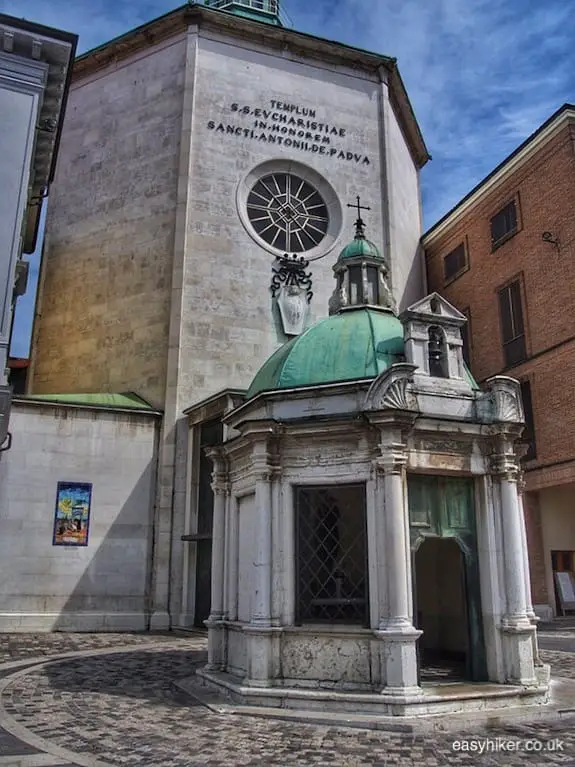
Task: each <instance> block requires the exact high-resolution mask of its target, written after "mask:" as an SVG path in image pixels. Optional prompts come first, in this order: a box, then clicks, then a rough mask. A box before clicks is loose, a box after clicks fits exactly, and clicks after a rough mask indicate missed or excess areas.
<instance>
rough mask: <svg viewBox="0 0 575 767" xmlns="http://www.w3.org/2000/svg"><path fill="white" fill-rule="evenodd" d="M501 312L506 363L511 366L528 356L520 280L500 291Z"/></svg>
mask: <svg viewBox="0 0 575 767" xmlns="http://www.w3.org/2000/svg"><path fill="white" fill-rule="evenodd" d="M499 312H500V315H501V334H502V337H503V354H504V355H505V365H506V367H510V366H511V365H517V364H518V363H519V362H522V361H523V360H524V359H525V357H526V356H527V349H526V346H525V328H524V324H523V308H522V305H521V284H520V282H519V280H515V281H514V282H511V283H510V284H509V285H506V286H505V287H504V288H502V289H501V290H500V291H499Z"/></svg>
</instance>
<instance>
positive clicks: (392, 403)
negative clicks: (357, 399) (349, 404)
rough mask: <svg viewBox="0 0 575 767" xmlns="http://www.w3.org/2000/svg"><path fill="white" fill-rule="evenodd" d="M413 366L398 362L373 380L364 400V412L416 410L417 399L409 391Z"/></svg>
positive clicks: (414, 367)
mask: <svg viewBox="0 0 575 767" xmlns="http://www.w3.org/2000/svg"><path fill="white" fill-rule="evenodd" d="M415 369H416V366H415V365H412V364H411V363H409V362H399V363H396V364H395V365H392V366H391V368H389V370H387V371H385V373H383V374H382V375H380V376H379V377H378V378H376V379H375V381H374V382H373V383H372V384H371V386H370V388H369V391H368V392H367V396H366V398H365V409H366V410H384V409H385V408H392V409H394V410H417V409H418V405H417V398H416V396H415V394H414V393H413V391H412V390H411V384H412V379H413V372H414V370H415Z"/></svg>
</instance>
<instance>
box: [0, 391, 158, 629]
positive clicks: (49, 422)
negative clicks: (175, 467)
mask: <svg viewBox="0 0 575 767" xmlns="http://www.w3.org/2000/svg"><path fill="white" fill-rule="evenodd" d="M10 428H11V432H12V435H13V442H12V448H11V450H10V451H8V452H6V453H3V454H2V458H1V460H0V562H2V563H3V567H2V578H1V579H0V631H43V630H56V629H64V630H79V631H82V630H120V629H121V630H132V629H133V630H137V629H144V628H145V627H146V600H147V591H148V578H149V575H148V574H149V567H150V565H149V562H150V555H151V543H152V513H153V500H152V499H153V488H154V476H155V466H156V428H157V423H156V417H154V416H153V415H135V414H128V413H122V412H112V411H104V410H84V409H77V408H70V407H64V406H58V407H52V406H45V405H42V406H35V405H31V404H25V405H24V404H15V405H14V407H13V411H12V419H11V427H10ZM59 481H65V482H70V481H72V482H89V483H92V485H93V489H92V507H91V518H90V527H89V538H88V546H86V547H64V546H54V545H53V544H52V540H53V524H54V512H55V504H56V489H57V483H58V482H59Z"/></svg>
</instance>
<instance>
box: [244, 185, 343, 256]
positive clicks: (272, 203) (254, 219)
mask: <svg viewBox="0 0 575 767" xmlns="http://www.w3.org/2000/svg"><path fill="white" fill-rule="evenodd" d="M247 213H248V218H249V220H250V224H251V225H252V227H253V229H254V231H255V232H256V234H257V235H258V236H259V237H261V238H262V240H264V241H265V242H266V243H267V244H268V245H271V246H272V247H273V248H277V249H278V250H281V251H287V252H290V253H303V252H305V251H307V250H311V249H312V248H315V247H317V246H318V245H319V244H320V242H321V241H322V240H323V239H324V237H325V236H326V233H327V228H328V224H329V216H328V212H327V206H326V204H325V202H324V200H323V198H322V196H321V195H320V193H319V192H318V191H317V190H316V189H314V188H313V186H312V185H311V184H310V183H308V182H307V181H304V180H303V179H301V178H299V177H298V176H295V175H293V174H291V173H273V174H270V175H269V176H265V177H263V178H261V179H260V180H259V181H257V182H256V184H255V185H254V186H253V188H252V190H251V192H250V193H249V195H248V199H247Z"/></svg>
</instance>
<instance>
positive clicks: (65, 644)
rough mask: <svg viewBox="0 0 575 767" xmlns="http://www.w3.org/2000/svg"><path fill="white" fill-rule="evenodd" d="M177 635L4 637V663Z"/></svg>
mask: <svg viewBox="0 0 575 767" xmlns="http://www.w3.org/2000/svg"><path fill="white" fill-rule="evenodd" d="M173 639H174V635H173V634H161V633H154V632H152V633H149V634H114V633H109V634H108V633H106V634H66V633H58V632H56V633H54V634H0V664H2V663H6V662H7V661H17V660H26V659H28V658H35V657H40V656H50V655H62V654H63V653H68V652H79V651H87V650H101V649H104V648H107V647H123V646H125V645H130V644H134V645H139V644H150V642H162V641H173Z"/></svg>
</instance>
